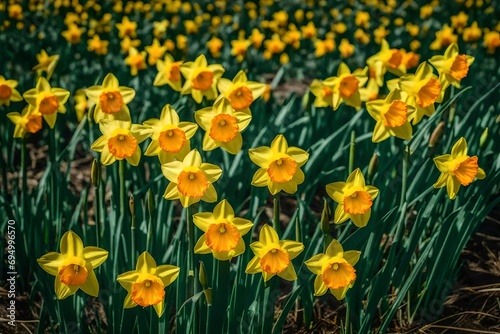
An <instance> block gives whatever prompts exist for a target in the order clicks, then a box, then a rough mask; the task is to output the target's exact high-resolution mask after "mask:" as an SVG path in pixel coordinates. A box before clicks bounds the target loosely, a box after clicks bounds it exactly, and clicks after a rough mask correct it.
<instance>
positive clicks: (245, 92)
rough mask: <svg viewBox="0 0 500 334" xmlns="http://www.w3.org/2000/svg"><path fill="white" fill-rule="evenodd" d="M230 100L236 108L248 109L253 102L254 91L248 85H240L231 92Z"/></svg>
mask: <svg viewBox="0 0 500 334" xmlns="http://www.w3.org/2000/svg"><path fill="white" fill-rule="evenodd" d="M228 100H229V103H231V106H232V107H233V109H234V110H244V109H247V108H248V107H250V105H251V104H252V102H253V95H252V91H251V90H250V88H248V87H246V86H241V87H238V88H236V89H234V90H233V91H232V92H231V94H229V97H228Z"/></svg>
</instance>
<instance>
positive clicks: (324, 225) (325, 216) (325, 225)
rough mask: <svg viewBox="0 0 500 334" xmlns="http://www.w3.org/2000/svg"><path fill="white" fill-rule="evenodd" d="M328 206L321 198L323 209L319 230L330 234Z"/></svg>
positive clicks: (329, 211)
mask: <svg viewBox="0 0 500 334" xmlns="http://www.w3.org/2000/svg"><path fill="white" fill-rule="evenodd" d="M331 213H332V212H331V210H330V206H329V205H328V202H327V201H326V199H323V211H322V212H321V232H323V234H330V223H329V222H330V215H331Z"/></svg>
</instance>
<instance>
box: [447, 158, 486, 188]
mask: <svg viewBox="0 0 500 334" xmlns="http://www.w3.org/2000/svg"><path fill="white" fill-rule="evenodd" d="M449 168H450V172H452V173H453V175H455V177H456V178H457V180H458V182H460V184H461V185H463V186H468V185H469V184H470V183H471V182H472V181H474V178H475V177H476V175H477V170H478V168H479V167H478V165H477V157H476V156H473V157H468V158H467V159H465V160H464V161H462V162H460V161H457V160H455V161H454V162H451V163H450V165H449Z"/></svg>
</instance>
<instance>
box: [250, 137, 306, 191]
mask: <svg viewBox="0 0 500 334" xmlns="http://www.w3.org/2000/svg"><path fill="white" fill-rule="evenodd" d="M248 154H249V155H250V160H252V162H253V163H254V164H256V165H257V166H259V167H260V168H259V169H258V170H257V172H255V174H254V176H253V178H252V185H253V186H256V187H265V186H267V187H268V188H269V192H270V193H271V195H276V194H277V193H279V192H280V191H281V190H283V191H284V192H286V193H288V194H293V193H295V192H296V191H297V186H298V185H299V184H301V183H302V182H304V172H302V170H301V169H300V167H302V166H303V165H304V164H305V163H306V162H307V159H309V154H308V153H307V152H306V151H304V150H303V149H301V148H298V147H294V146H292V147H288V143H287V141H286V139H285V137H284V136H283V135H281V134H280V135H277V136H276V138H274V140H273V141H272V143H271V147H267V146H261V147H257V148H252V149H250V150H248Z"/></svg>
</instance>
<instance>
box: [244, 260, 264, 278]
mask: <svg viewBox="0 0 500 334" xmlns="http://www.w3.org/2000/svg"><path fill="white" fill-rule="evenodd" d="M245 272H246V273H247V274H257V273H260V272H262V268H261V267H260V258H259V257H257V256H254V257H253V258H252V259H251V260H250V262H248V264H247V267H246V269H245Z"/></svg>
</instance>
